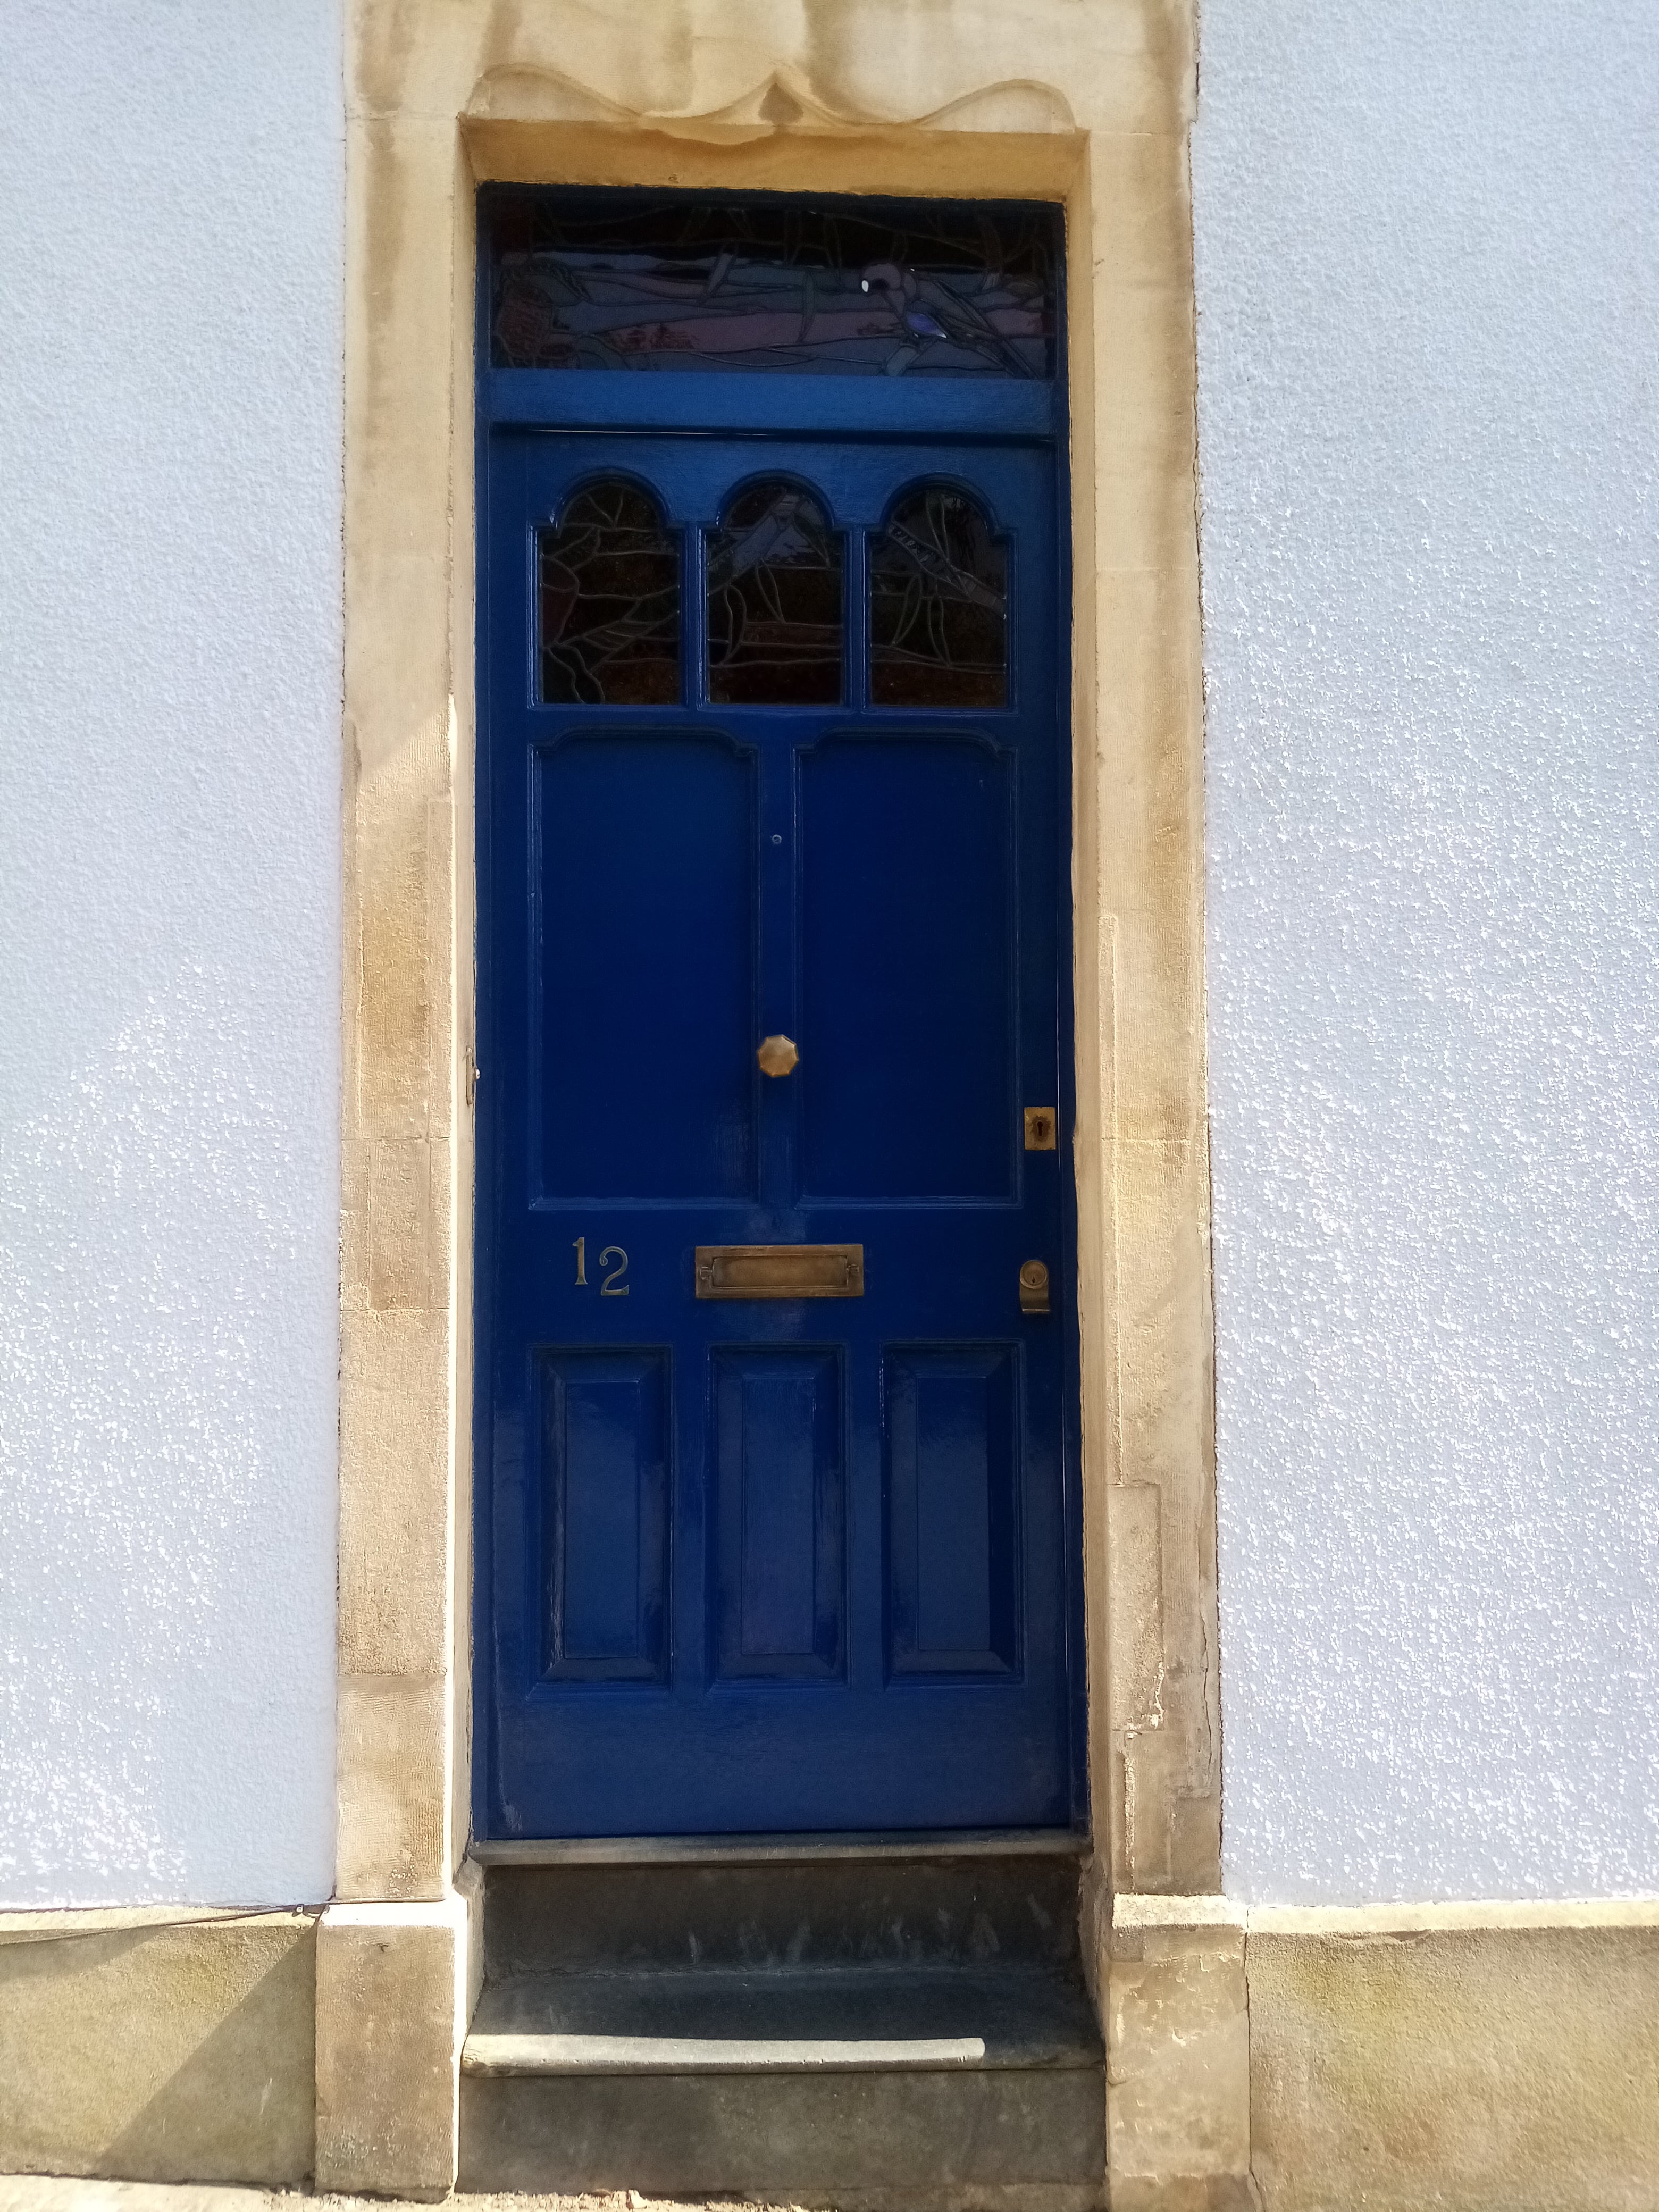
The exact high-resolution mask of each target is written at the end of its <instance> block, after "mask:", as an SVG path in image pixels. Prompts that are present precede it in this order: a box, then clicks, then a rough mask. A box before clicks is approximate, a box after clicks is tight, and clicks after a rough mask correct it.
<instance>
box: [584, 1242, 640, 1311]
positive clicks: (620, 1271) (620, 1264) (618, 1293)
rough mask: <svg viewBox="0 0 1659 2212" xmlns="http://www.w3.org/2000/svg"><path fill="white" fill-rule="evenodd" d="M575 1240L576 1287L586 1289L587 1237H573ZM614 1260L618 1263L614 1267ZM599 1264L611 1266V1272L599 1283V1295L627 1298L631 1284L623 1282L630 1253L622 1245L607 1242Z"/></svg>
mask: <svg viewBox="0 0 1659 2212" xmlns="http://www.w3.org/2000/svg"><path fill="white" fill-rule="evenodd" d="M573 1242H574V1244H575V1247H576V1288H577V1289H578V1290H579V1291H585V1290H586V1288H587V1239H586V1237H575V1238H574V1239H573ZM613 1260H614V1261H616V1263H617V1264H616V1266H615V1267H611V1261H613ZM599 1265H600V1267H611V1273H609V1274H608V1275H607V1276H606V1277H605V1280H604V1281H603V1282H602V1283H601V1284H600V1285H599V1296H600V1297H602V1298H625V1297H627V1296H628V1289H629V1286H628V1285H627V1284H626V1283H625V1282H623V1276H624V1275H625V1274H626V1273H628V1255H627V1253H626V1252H624V1251H623V1248H622V1246H621V1245H620V1244H607V1245H606V1246H605V1249H604V1251H603V1252H601V1253H600V1255H599Z"/></svg>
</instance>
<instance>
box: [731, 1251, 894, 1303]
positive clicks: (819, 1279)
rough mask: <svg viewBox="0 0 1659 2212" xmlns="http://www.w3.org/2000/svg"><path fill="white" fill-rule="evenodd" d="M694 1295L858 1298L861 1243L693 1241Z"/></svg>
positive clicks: (861, 1286) (861, 1273)
mask: <svg viewBox="0 0 1659 2212" xmlns="http://www.w3.org/2000/svg"><path fill="white" fill-rule="evenodd" d="M697 1296H698V1297H700V1298H861V1297H863V1296H864V1247H863V1245H862V1244H699V1245H698V1247H697Z"/></svg>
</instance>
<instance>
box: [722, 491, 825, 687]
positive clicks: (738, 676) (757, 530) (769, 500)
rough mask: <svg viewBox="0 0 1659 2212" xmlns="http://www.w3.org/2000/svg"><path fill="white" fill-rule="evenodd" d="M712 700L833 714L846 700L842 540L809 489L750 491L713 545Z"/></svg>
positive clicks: (739, 499)
mask: <svg viewBox="0 0 1659 2212" xmlns="http://www.w3.org/2000/svg"><path fill="white" fill-rule="evenodd" d="M708 696H709V697H710V699H711V700H713V701H714V703H715V704H716V705H717V706H723V707H724V706H754V707H833V706H836V705H838V704H839V702H840V700H841V696H842V541H841V539H840V538H839V537H838V536H837V535H836V532H833V531H832V530H831V529H830V528H829V523H828V521H827V520H826V518H825V516H824V512H823V508H822V507H820V506H819V505H818V503H817V501H816V500H815V499H814V498H813V497H812V496H811V493H810V492H805V491H803V490H802V489H801V488H800V486H799V484H793V483H785V482H783V481H781V479H779V478H776V477H773V478H771V479H769V480H768V481H767V482H765V483H754V484H750V486H749V487H748V489H747V490H745V491H742V492H740V493H739V494H738V496H737V498H736V499H734V500H733V501H732V504H731V506H730V507H729V508H728V509H727V510H726V520H725V523H724V525H723V526H721V527H720V529H719V530H715V531H712V532H710V533H709V538H708Z"/></svg>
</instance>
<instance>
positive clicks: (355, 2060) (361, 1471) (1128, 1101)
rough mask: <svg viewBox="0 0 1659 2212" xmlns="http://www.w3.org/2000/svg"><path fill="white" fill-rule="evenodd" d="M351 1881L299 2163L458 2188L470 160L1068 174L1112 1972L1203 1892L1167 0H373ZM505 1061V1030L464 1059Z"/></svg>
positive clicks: (852, 179) (1191, 487)
mask: <svg viewBox="0 0 1659 2212" xmlns="http://www.w3.org/2000/svg"><path fill="white" fill-rule="evenodd" d="M348 14H349V22H348V27H347V56H346V70H347V107H348V179H349V184H348V191H349V211H348V221H349V242H348V253H347V301H346V328H347V357H346V389H347V413H346V423H347V428H346V454H345V471H346V483H345V493H346V499H345V513H346V543H345V556H346V557H345V574H346V586H345V588H346V606H345V615H346V677H345V714H344V733H345V747H344V754H345V757H344V779H343V805H344V810H345V852H346V861H345V887H344V889H345V1005H344V1011H343V1021H344V1066H345V1076H344V1083H345V1097H344V1113H343V1128H344V1137H343V1152H344V1157H343V1219H342V1230H341V1237H342V1310H341V1334H342V1372H341V1435H340V1531H339V1615H338V1663H339V1690H338V1767H337V1808H338V1843H337V1887H336V1899H337V1901H336V1904H335V1905H334V1906H333V1907H331V1910H330V1911H329V1912H328V1914H327V1915H326V1916H325V1921H324V1923H323V1928H322V1930H321V1933H320V1936H319V1957H318V2145H317V2179H318V2183H319V2186H329V2187H335V2188H356V2187H364V2188H369V2189H377V2190H381V2191H386V2190H403V2191H410V2192H411V2193H425V2194H431V2193H441V2192H442V2191H443V2190H444V2189H446V2188H447V2186H448V2185H449V2184H450V2182H451V2181H453V2174H454V2156H455V2142H454V2136H455V2119H454V2113H455V2099H456V2068H457V2059H458V2053H459V2039H460V2036H461V2034H462V2033H464V2032H465V2020H466V2016H467V2013H468V2011H469V2009H470V1991H471V1984H472V1982H473V1980H474V1978H475V1976H476V1973H477V1944H476V1942H469V1940H468V1913H469V1910H470V1909H471V1899H472V1898H473V1896H474V1895H475V1894H476V1883H475V1882H474V1881H473V1880H472V1879H471V1877H472V1876H473V1875H476V1869H468V1868H467V1867H466V1865H465V1850H466V1844H467V1839H468V1812H469V1802H470V1795H471V1775H470V1750H471V1672H470V1622H471V1525H472V1503H471V1435H472V1392H471V1364H472V1347H471V1301H472V1273H471V1254H472V1177H473V1156H472V1117H471V1096H472V1090H473V1080H474V1070H473V1060H472V1052H471V1038H472V1034H473V1031H472V1019H473V981H474V961H473V884H472V853H473V767H472V764H473V759H474V743H473V734H474V733H473V701H474V678H473V612H474V599H473V557H474V556H473V486H472V472H473V392H472V348H473V318H474V293H473V278H474V252H475V229H474V225H475V192H476V187H477V185H479V184H481V183H483V182H485V181H488V180H491V179H501V180H511V181H517V182H523V183H540V184H583V185H600V184H631V185H660V186H678V187H684V188H690V189H708V190H714V189H719V190H721V191H743V190H757V191H764V190H788V191H824V192H832V191H842V192H844V191H877V192H882V193H888V194H892V195H895V196H918V197H926V196H929V195H935V194H937V195H943V196H949V197H975V196H981V197H1001V198H1016V197H1039V198H1047V199H1054V200H1058V201H1061V202H1063V204H1064V207H1065V211H1066V253H1067V265H1068V297H1069V317H1070V322H1069V346H1070V370H1071V391H1072V404H1073V424H1072V442H1071V466H1072V487H1073V561H1074V572H1075V586H1074V589H1075V615H1074V628H1073V702H1074V708H1073V712H1074V731H1073V783H1074V790H1073V821H1074V840H1075V842H1074V851H1073V913H1074V928H1075V939H1074V963H1075V968H1074V974H1075V999H1076V1008H1077V1134H1076V1170H1077V1188H1078V1201H1079V1246H1080V1249H1079V1271H1078V1276H1079V1309H1080V1322H1081V1332H1082V1352H1083V1358H1082V1400H1083V1501H1084V1516H1083V1517H1084V1553H1085V1615H1086V1634H1087V1686H1088V1706H1089V1739H1088V1740H1089V1762H1090V1785H1091V1802H1092V1805H1093V1808H1094V1813H1093V1819H1094V1832H1095V1837H1096V1843H1097V1852H1096V1857H1095V1860H1094V1862H1093V1887H1092V1892H1091V1894H1092V1895H1093V1897H1094V1898H1095V1899H1096V1900H1097V1911H1096V1914H1095V1920H1096V1925H1095V1928H1094V1929H1093V1930H1092V1940H1091V1942H1090V1943H1089V1944H1088V1945H1086V1946H1085V1948H1086V1949H1087V1951H1088V1953H1089V1955H1090V1960H1091V1966H1097V1964H1098V1962H1099V1960H1101V1959H1102V1957H1103V1943H1104V1940H1105V1931H1106V1927H1107V1923H1108V1920H1109V1910H1108V1909H1101V1908H1105V1907H1107V1906H1108V1905H1109V1897H1110V1895H1111V1893H1113V1892H1114V1891H1115V1892H1117V1893H1133V1892H1140V1893H1152V1894H1159V1893H1162V1894H1171V1893H1174V1894H1182V1895H1187V1896H1191V1895H1193V1894H1194V1893H1206V1892H1213V1891H1216V1890H1218V1887H1219V1872H1220V1868H1219V1842H1220V1837H1219V1829H1220V1765H1219V1735H1218V1725H1219V1724H1218V1688H1217V1678H1216V1608H1215V1538H1214V1480H1213V1452H1212V1385H1211V1376H1212V1347H1213V1330H1212V1316H1211V1304H1210V1270H1209V1243H1208V1233H1209V1197H1208V1158H1207V1149H1206V1111H1205V1093H1204V1052H1203V997H1202V990H1203V985H1202V948H1203V921H1202V784H1201V773H1202V766H1201V692H1200V685H1201V675H1200V635H1199V577H1198V548H1197V526H1196V501H1195V476H1194V307H1193V278H1192V257H1191V238H1192V233H1191V220H1190V210H1189V202H1188V157H1187V132H1188V124H1189V121H1190V117H1191V110H1192V105H1193V97H1194V44H1193V24H1192V9H1191V4H1190V0H944V4H940V0H816V4H814V3H813V0H805V4H803V0H662V4H660V5H653V8H652V9H641V8H640V7H639V6H638V4H637V0H544V4H538V6H537V7H536V8H534V9H521V8H519V7H516V6H513V5H509V4H500V5H495V6H492V7H489V8H486V7H484V6H483V5H461V4H458V0H356V4H355V6H351V7H349V9H348ZM490 1079H491V1071H490V1070H489V1068H484V1069H483V1070H482V1071H481V1072H480V1073H478V1076H477V1080H478V1081H479V1082H481V1083H484V1084H487V1083H489V1080H490Z"/></svg>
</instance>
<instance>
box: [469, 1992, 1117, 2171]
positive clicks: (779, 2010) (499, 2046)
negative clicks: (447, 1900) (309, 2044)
mask: <svg viewBox="0 0 1659 2212" xmlns="http://www.w3.org/2000/svg"><path fill="white" fill-rule="evenodd" d="M461 2063H462V2079H461V2175H460V2186H461V2187H462V2188H463V2189H470V2190H480V2191H484V2190H494V2191H506V2190H567V2191H572V2192H575V2191H602V2190H614V2189H623V2188H634V2189H639V2190H641V2191H645V2192H646V2193H647V2194H652V2193H660V2194H663V2195H675V2196H680V2197H686V2196H691V2197H695V2196H699V2195H720V2194H726V2195H731V2196H749V2197H757V2196H758V2197H771V2198H774V2199H777V2198H781V2199H784V2200H786V2201H787V2202H789V2203H797V2204H803V2205H809V2204H812V2205H833V2206H836V2207H839V2208H841V2209H842V2212H877V2208H880V2212H889V2208H890V2212H900V2208H905V2212H925V2208H927V2207H928V2206H937V2207H938V2208H939V2212H945V2208H946V2207H947V2206H948V2207H949V2208H951V2212H965V2208H967V2207H969V2206H970V2205H975V2206H984V2207H986V2208H991V2207H995V2208H997V2212H1014V2209H1015V2208H1016V2207H1022V2208H1029V2212H1094V2208H1096V2207H1097V2206H1098V2205H1099V2204H1100V2203H1102V2202H1103V2175H1104V2171H1105V2142H1104V2126H1105V2087H1104V2075H1103V2054H1102V2051H1101V2045H1100V2039H1099V2035H1098V2033H1097V2029H1096V2026H1095V2021H1094V2015H1093V2013H1092V2012H1091V2008H1090V2006H1089V2002H1088V1998H1087V1996H1086V1994H1085V1991H1084V1990H1083V1988H1082V1985H1081V1984H1080V1982H1078V1981H1076V1980H1075V1979H1073V1978H1071V1977H1070V1976H1067V1975H1066V1974H1064V1973H1061V1972H1049V1971H1046V1970H1044V1969H1043V1968H1042V1967H1034V1966H1013V1967H1008V1966H1002V1967H999V1968H994V1969H991V1970H988V1971H987V1970H980V1971H975V1970H973V1969H964V1968H962V1967H959V1966H924V1967H920V1968H908V1967H904V1966H891V1965H888V1966H866V1967H840V1968H837V1967H825V1966H808V1967H793V1968H792V1967H783V1968H770V1969H764V1968H763V1969H759V1970H755V1971H749V1972H745V1971H744V1970H741V1969H732V1968H723V1969H722V1968H717V1969H714V1970H708V1969H703V1970H699V1969H696V1968H684V1967H679V1968H670V1969H667V1970H658V1971H645V1972H638V1971H636V1972H622V1973H614V1972H613V1973H605V1972H599V1973H576V1974H569V1973H567V1974H544V1975H532V1976H524V1977H521V1978H516V1979H514V1980H512V1981H508V1982H504V1983H500V1984H492V1985H491V1986H489V1987H488V1988H487V1989H486V1990H485V1991H484V1995H483V1999H482V2000H481V2002H480V2004H479V2007H478V2010H477V2015H476V2017H475V2019H474V2021H473V2025H472V2029H471V2033H470V2034H469V2035H468V2037H467V2039H466V2044H465V2051H464V2054H463V2057H462V2062H461Z"/></svg>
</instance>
